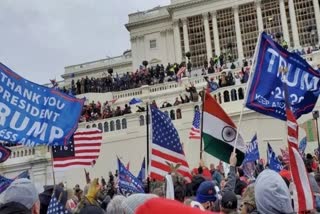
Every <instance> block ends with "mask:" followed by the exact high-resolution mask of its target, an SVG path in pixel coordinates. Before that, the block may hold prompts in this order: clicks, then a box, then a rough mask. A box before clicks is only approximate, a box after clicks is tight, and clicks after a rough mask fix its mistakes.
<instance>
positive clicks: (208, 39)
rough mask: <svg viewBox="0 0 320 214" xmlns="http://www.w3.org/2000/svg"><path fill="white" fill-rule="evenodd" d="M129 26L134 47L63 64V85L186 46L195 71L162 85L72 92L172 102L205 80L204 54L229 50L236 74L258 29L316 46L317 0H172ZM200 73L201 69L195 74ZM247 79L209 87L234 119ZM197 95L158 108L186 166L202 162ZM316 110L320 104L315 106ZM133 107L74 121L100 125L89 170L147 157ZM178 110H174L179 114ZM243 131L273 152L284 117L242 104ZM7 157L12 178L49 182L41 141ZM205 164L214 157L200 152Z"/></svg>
mask: <svg viewBox="0 0 320 214" xmlns="http://www.w3.org/2000/svg"><path fill="white" fill-rule="evenodd" d="M125 27H126V28H127V30H128V31H129V33H130V39H131V50H128V51H126V52H125V53H124V54H123V55H121V56H117V57H113V58H106V59H101V60H97V61H94V62H86V63H81V64H78V65H72V66H67V67H65V73H64V74H63V75H62V77H63V78H64V81H63V83H61V84H63V85H65V86H70V84H71V81H72V79H74V80H75V81H76V80H78V79H81V78H83V77H86V76H88V77H89V78H91V77H96V78H97V77H103V76H104V75H106V73H107V70H108V68H113V71H114V73H118V74H119V75H121V74H124V73H127V72H132V71H135V70H136V69H137V68H139V66H140V65H141V63H142V61H144V60H146V61H148V62H149V66H154V65H157V64H163V65H164V66H166V65H167V64H168V63H174V62H181V61H185V59H186V53H188V52H190V54H191V57H190V60H191V62H192V65H193V71H192V73H193V75H192V76H191V77H185V78H182V81H181V82H180V83H177V82H165V83H162V84H155V85H150V86H148V85H145V86H142V87H140V88H136V89H131V90H126V91H117V92H107V93H86V94H81V95H77V96H78V97H79V98H82V97H85V98H86V100H87V101H86V104H89V103H91V102H92V101H94V102H95V103H97V102H98V101H99V102H100V103H101V104H103V103H105V101H107V100H108V101H110V100H114V99H116V102H115V103H114V104H113V107H114V108H115V107H117V106H122V107H123V106H124V105H125V104H127V103H129V101H130V100H131V99H132V98H134V97H136V98H141V99H142V100H143V104H141V105H145V103H147V102H149V103H150V102H151V101H152V100H156V102H157V104H158V106H161V105H162V103H163V102H165V101H168V102H170V103H173V102H174V101H175V99H176V98H177V97H179V95H180V94H187V92H186V91H185V87H186V86H189V85H190V84H194V85H195V86H196V88H197V90H198V92H199V91H200V90H202V89H203V88H204V87H206V85H207V82H206V81H205V80H204V78H203V76H201V69H202V67H203V63H204V61H206V60H207V61H209V60H210V59H211V58H214V57H215V56H216V55H217V56H219V55H221V54H228V55H229V56H231V57H232V58H233V59H237V60H236V65H237V68H236V69H232V70H230V69H226V70H225V71H226V72H229V71H230V72H232V73H233V74H236V73H239V72H240V70H241V66H242V62H243V60H244V59H246V60H248V61H249V60H250V59H251V58H252V56H253V53H254V50H255V46H256V43H257V37H258V35H259V32H260V31H266V32H267V33H269V34H273V35H275V34H277V33H281V35H282V36H283V39H284V40H285V41H287V43H288V46H289V49H290V50H302V49H304V50H307V49H308V48H310V47H315V46H318V45H319V42H320V2H319V0H237V1H236V0H171V4H170V5H167V6H161V7H160V6H159V7H156V8H153V9H150V10H148V11H142V12H136V13H133V14H129V21H128V23H127V24H126V25H125ZM304 58H306V59H307V60H308V61H309V62H310V63H311V64H312V65H313V66H315V67H316V66H317V65H318V64H320V52H319V51H313V52H311V53H309V54H305V55H304ZM196 74H198V75H196ZM220 75H221V72H219V73H213V74H209V75H208V77H209V78H211V77H213V78H215V79H217V78H219V77H220ZM245 92H246V84H235V85H232V86H228V87H223V88H219V89H217V90H216V91H214V92H212V95H213V96H216V97H219V99H218V100H219V102H220V104H221V105H222V107H223V108H224V110H225V111H226V112H227V113H228V114H229V115H230V116H231V117H232V119H233V120H234V122H235V123H236V124H237V122H238V120H239V114H240V111H241V108H242V104H243V96H242V95H243V94H245ZM231 93H233V94H236V96H232V99H229V98H228V99H225V96H224V95H225V94H231ZM197 105H198V106H199V105H201V103H200V101H199V102H190V103H187V104H180V105H178V106H172V107H168V108H164V109H162V110H163V111H167V112H168V113H169V114H170V113H171V114H172V113H173V114H174V115H176V116H175V117H174V120H173V123H174V125H175V127H176V128H177V129H178V132H179V135H180V139H181V142H182V143H183V147H184V150H185V153H186V156H187V160H188V162H189V165H190V168H193V167H197V166H198V163H199V149H200V141H199V140H190V139H189V131H190V128H191V126H192V120H193V116H194V108H195V106H197ZM316 109H317V110H319V109H320V108H319V103H318V104H317V106H316ZM131 110H132V112H133V113H131V114H127V115H124V116H119V117H113V118H109V119H102V120H97V121H93V122H84V123H79V127H82V128H90V127H97V128H100V129H101V130H102V131H103V145H102V148H101V153H100V157H99V159H98V160H97V163H96V165H95V166H94V167H90V168H88V169H87V170H88V171H89V172H90V175H91V177H101V176H104V177H105V178H108V171H115V169H116V168H117V162H116V157H117V156H118V157H119V158H120V159H121V160H122V161H123V162H124V163H125V164H126V163H127V162H129V161H130V170H131V171H132V172H133V173H134V174H137V173H138V171H139V169H140V166H141V162H142V160H143V158H144V156H146V121H145V120H146V118H145V113H138V112H136V109H135V108H134V107H132V109H131ZM177 113H179V117H178V114H177ZM309 119H312V114H311V113H310V114H308V115H304V116H302V117H301V118H300V119H299V121H298V122H299V123H303V122H305V121H306V120H309ZM241 133H242V136H243V138H244V140H245V141H247V142H248V141H250V139H251V138H252V136H253V135H254V134H255V133H257V135H258V142H259V150H260V154H261V156H262V157H263V158H266V143H267V142H269V143H270V144H271V145H272V147H273V148H274V150H275V151H276V153H278V154H280V148H284V147H285V146H286V138H287V136H286V124H285V122H283V121H280V120H276V119H273V118H271V117H268V116H264V115H262V114H259V113H256V112H253V111H251V110H249V109H245V110H244V115H243V120H242V125H241ZM316 147H317V142H308V147H307V150H308V151H313V149H314V148H316ZM12 149H13V153H12V156H11V158H10V159H8V160H7V161H6V162H4V163H2V164H0V173H1V174H4V175H5V176H7V177H9V178H10V177H14V176H16V175H17V174H18V173H19V172H21V171H23V170H29V171H30V175H31V179H33V180H34V181H35V183H36V185H37V188H38V189H39V190H42V186H43V185H45V184H52V183H53V181H52V180H53V176H52V170H51V156H50V153H49V151H48V148H46V147H39V148H35V149H32V148H25V147H22V146H17V147H13V148H12ZM204 161H205V162H206V164H207V165H209V164H210V163H211V162H215V163H217V160H215V159H214V158H212V157H210V156H209V155H204ZM56 179H57V182H60V181H63V182H66V183H67V186H68V187H70V188H71V187H73V186H74V185H75V184H81V185H83V184H84V183H85V177H84V172H83V169H82V168H80V169H73V170H68V171H66V172H63V173H61V172H57V173H56Z"/></svg>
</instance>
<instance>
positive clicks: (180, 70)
mask: <svg viewBox="0 0 320 214" xmlns="http://www.w3.org/2000/svg"><path fill="white" fill-rule="evenodd" d="M186 70H187V67H186V66H182V67H181V68H180V69H179V71H178V73H177V77H179V78H182V75H183V74H184V73H185V72H186Z"/></svg>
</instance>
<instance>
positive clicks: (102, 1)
mask: <svg viewBox="0 0 320 214" xmlns="http://www.w3.org/2000/svg"><path fill="white" fill-rule="evenodd" d="M169 3H170V0H0V62H2V63H4V64H5V65H7V66H8V67H9V68H11V69H12V70H13V71H15V72H17V73H18V74H19V75H21V76H23V77H24V78H26V79H28V80H31V81H33V82H36V83H39V84H43V83H47V82H49V79H53V78H56V79H57V80H60V79H61V77H60V75H61V74H63V73H64V67H65V66H68V65H73V64H79V63H84V62H87V61H92V60H97V59H102V58H105V57H106V56H110V57H111V56H117V55H121V54H122V53H123V52H124V51H125V50H127V49H130V40H129V32H128V31H127V29H126V28H125V27H124V24H126V23H127V22H128V14H129V13H134V12H136V11H138V10H140V11H143V10H148V9H151V8H153V7H156V6H159V5H161V6H163V5H167V4H169Z"/></svg>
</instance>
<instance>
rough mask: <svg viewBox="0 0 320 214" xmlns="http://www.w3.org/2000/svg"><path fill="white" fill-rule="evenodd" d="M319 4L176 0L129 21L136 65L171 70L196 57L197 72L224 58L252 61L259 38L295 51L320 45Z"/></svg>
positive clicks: (300, 0)
mask: <svg viewBox="0 0 320 214" xmlns="http://www.w3.org/2000/svg"><path fill="white" fill-rule="evenodd" d="M319 4H320V3H319V1H318V0H184V1H183V0H181V1H179V0H176V1H175V0H172V1H171V4H170V5H168V6H164V7H156V8H154V9H151V10H148V11H142V12H137V13H133V14H130V15H129V22H128V24H127V25H126V27H127V29H128V31H129V32H130V38H131V50H132V57H133V58H132V61H133V62H132V64H133V67H138V66H139V65H140V64H141V62H142V61H143V60H148V61H150V62H151V64H158V63H161V64H167V63H170V62H171V63H173V62H179V63H180V62H181V61H184V60H185V54H186V53H187V52H190V53H191V62H192V64H193V66H194V67H201V66H203V63H204V61H205V60H207V61H208V60H210V58H212V57H213V56H214V55H218V56H219V55H221V54H224V55H226V56H228V57H229V56H230V57H232V59H233V60H237V59H238V60H239V61H242V59H248V58H251V57H252V56H253V54H254V50H255V46H256V43H257V37H258V34H259V32H261V31H265V32H267V33H269V34H272V35H276V34H277V33H280V35H282V36H283V39H284V40H285V41H287V42H288V44H289V47H290V48H292V49H301V48H302V47H306V46H313V45H317V44H319V41H320V9H319V8H320V6H319Z"/></svg>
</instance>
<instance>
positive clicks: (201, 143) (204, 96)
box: [200, 88, 206, 160]
mask: <svg viewBox="0 0 320 214" xmlns="http://www.w3.org/2000/svg"><path fill="white" fill-rule="evenodd" d="M205 99H206V91H205V89H204V88H203V91H202V111H201V132H200V133H201V135H200V160H202V151H203V139H202V135H203V112H204V102H205Z"/></svg>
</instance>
